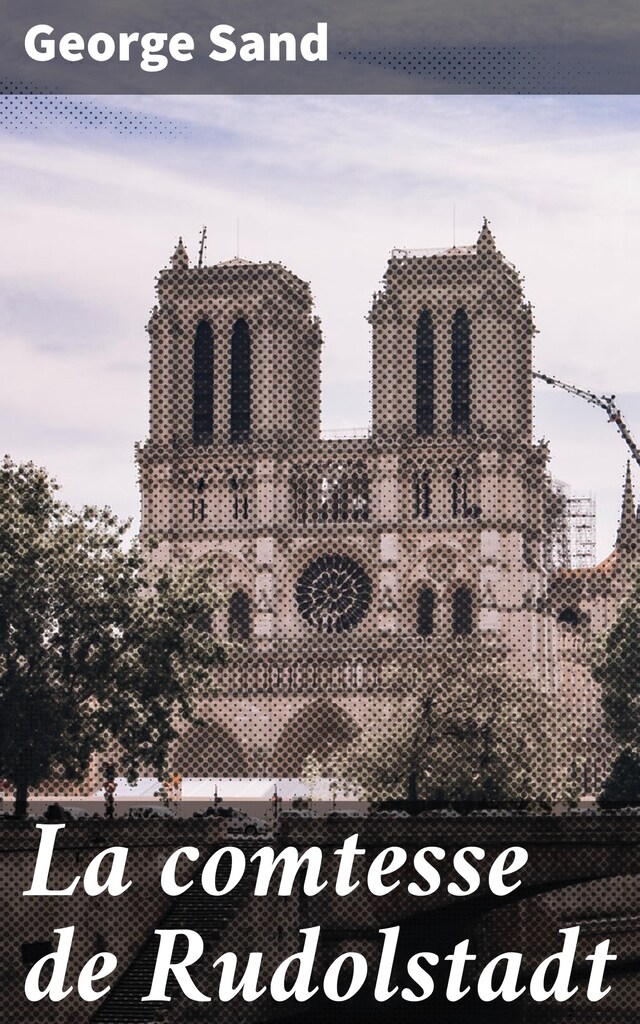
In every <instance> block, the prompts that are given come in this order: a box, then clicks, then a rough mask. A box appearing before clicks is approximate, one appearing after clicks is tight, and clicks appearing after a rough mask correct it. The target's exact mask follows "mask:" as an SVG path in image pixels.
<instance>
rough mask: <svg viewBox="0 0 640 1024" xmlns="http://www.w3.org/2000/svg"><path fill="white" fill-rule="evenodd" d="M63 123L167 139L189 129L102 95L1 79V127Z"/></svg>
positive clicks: (20, 131)
mask: <svg viewBox="0 0 640 1024" xmlns="http://www.w3.org/2000/svg"><path fill="white" fill-rule="evenodd" d="M16 93H21V94H20V95H16ZM63 125H64V126H65V128H67V129H73V130H75V131H79V132H96V131H99V132H111V133H114V134H116V135H142V136H148V135H158V136H161V137H163V138H164V139H166V140H169V139H171V138H180V137H183V136H184V135H185V134H186V132H187V131H188V129H185V128H184V127H182V126H180V125H178V124H176V123H174V122H173V121H171V120H170V119H169V118H162V117H158V116H157V115H153V114H146V113H144V111H139V110H127V109H126V108H115V107H110V106H109V105H108V104H107V103H105V102H104V101H103V100H101V99H100V98H92V97H82V96H54V95H47V94H41V93H37V92H25V89H24V88H19V87H18V86H16V85H15V83H13V82H7V81H4V82H2V81H0V130H2V131H7V132H11V134H12V135H28V134H30V133H32V132H34V131H44V130H49V131H50V130H51V129H52V128H59V127H61V126H63Z"/></svg>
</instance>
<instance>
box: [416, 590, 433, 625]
mask: <svg viewBox="0 0 640 1024" xmlns="http://www.w3.org/2000/svg"><path fill="white" fill-rule="evenodd" d="M435 607H436V597H435V594H434V592H433V590H431V589H430V588H429V587H424V588H423V589H422V590H421V591H420V593H419V594H418V609H417V612H418V614H417V622H416V627H417V633H418V636H432V635H433V619H434V612H435Z"/></svg>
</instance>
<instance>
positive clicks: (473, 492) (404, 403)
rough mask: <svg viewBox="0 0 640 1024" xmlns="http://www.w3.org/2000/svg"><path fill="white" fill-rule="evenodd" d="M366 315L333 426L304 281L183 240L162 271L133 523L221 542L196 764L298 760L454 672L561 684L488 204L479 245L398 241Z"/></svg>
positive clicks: (539, 479)
mask: <svg viewBox="0 0 640 1024" xmlns="http://www.w3.org/2000/svg"><path fill="white" fill-rule="evenodd" d="M370 322H371V326H372V344H373V426H372V431H371V433H370V436H368V437H358V438H343V439H332V440H323V439H322V438H321V434H320V347H321V334H320V326H319V321H318V319H317V317H316V316H315V315H314V311H313V306H312V298H311V292H310V289H309V286H308V285H307V284H305V283H304V282H302V281H301V280H300V279H299V278H297V277H295V275H293V274H292V273H290V272H289V271H288V270H286V269H285V268H284V267H282V266H281V265H279V264H274V263H266V264H261V263H251V262H249V261H246V260H240V259H234V260H229V261H226V262H224V263H220V264H217V265H216V266H213V267H200V266H199V267H191V266H190V265H189V261H188V257H187V253H186V251H185V248H184V246H183V245H182V243H180V244H179V245H178V247H177V249H176V251H175V253H174V256H173V259H172V266H171V267H170V268H169V269H168V270H165V271H162V272H161V274H160V276H159V279H158V301H157V306H156V308H155V309H154V311H153V314H152V317H151V322H150V325H149V334H150V340H151V416H150V432H149V439H148V441H147V442H146V443H145V444H144V445H143V446H141V447H140V449H139V453H138V459H139V467H140V478H141V487H142V507H143V519H142V537H143V539H148V538H151V537H153V538H154V539H155V542H156V545H157V547H156V555H155V557H157V558H158V559H159V560H161V561H163V560H173V559H177V560H186V559H200V558H204V557H207V558H210V559H211V558H212V559H213V563H212V565H213V566H214V568H213V569H212V587H215V588H216V589H217V591H218V592H219V593H220V595H221V607H220V611H219V613H218V616H217V619H216V620H215V621H214V622H213V623H212V629H213V631H214V632H215V633H216V635H221V636H223V637H226V638H227V639H228V642H229V644H230V650H231V660H230V664H229V666H228V667H227V668H226V669H224V670H221V671H220V673H219V676H218V677H217V678H216V680H215V690H216V694H217V696H216V697H215V698H206V697H204V695H203V704H202V713H203V717H205V718H206V719H207V720H208V725H207V726H206V727H203V728H201V729H200V730H195V732H193V733H192V734H189V735H188V736H185V738H184V740H183V742H182V745H181V747H180V749H179V751H177V753H176V767H177V768H178V770H180V771H181V772H182V773H183V774H184V775H196V776H207V777H225V776H235V775H243V774H252V775H259V776H265V775H268V776H275V775H293V776H298V775H300V774H302V772H303V771H304V770H305V766H307V767H308V765H309V763H310V762H314V763H318V762H319V763H321V764H322V763H323V762H325V761H326V760H327V758H330V757H331V755H332V754H335V753H336V751H338V750H346V749H348V747H349V744H351V743H352V742H353V741H354V739H355V738H356V737H357V736H358V735H359V734H362V732H363V730H384V729H385V727H386V726H387V725H388V723H389V722H391V721H393V720H394V719H395V718H396V717H397V716H398V715H399V714H400V715H411V714H415V708H416V706H417V704H416V702H418V704H419V702H420V701H421V700H423V699H424V698H427V697H428V694H429V690H430V687H432V686H433V684H434V681H435V680H436V679H438V680H442V678H443V677H445V678H446V676H447V674H448V673H449V674H450V673H452V672H454V673H464V674H465V675H466V676H469V677H472V676H477V677H478V678H479V677H480V676H482V675H483V674H485V675H486V673H501V674H502V675H505V674H506V675H508V676H509V677H510V678H512V679H514V680H525V681H526V682H527V683H529V684H533V685H535V686H536V687H539V688H540V689H542V690H550V689H551V688H552V686H553V682H552V672H551V667H550V664H551V662H550V656H551V655H550V645H551V639H550V635H549V630H548V619H547V617H546V615H545V613H544V612H543V611H541V608H542V604H543V601H542V599H543V595H544V592H545V587H546V576H547V569H548V565H547V542H546V537H547V532H546V521H545V517H546V515H547V509H548V496H549V485H548V480H547V476H546V471H545V464H546V458H547V451H546V448H545V446H541V445H534V444H533V443H532V439H531V390H532V381H531V345H532V338H533V332H534V327H533V322H532V317H531V310H530V307H529V306H528V305H527V303H526V302H525V301H524V299H523V295H522V288H521V283H520V279H519V277H518V274H517V272H516V270H515V269H514V268H513V267H512V266H511V264H509V263H508V262H507V261H506V260H505V259H504V257H503V256H502V255H501V254H500V253H499V252H498V251H497V248H496V245H495V242H494V240H493V237H492V235H491V232H490V230H489V227H488V225H487V224H486V222H485V224H484V226H483V228H482V230H481V232H480V235H479V238H478V241H477V243H476V244H475V245H471V246H468V247H464V248H461V247H454V248H451V249H447V250H437V251H424V252H423V251H420V252H414V251H411V252H404V251H402V252H401V251H395V252H394V253H393V255H392V257H391V259H390V261H389V264H388V268H387V272H386V274H385V278H384V283H383V288H382V290H381V291H380V292H379V293H378V294H377V295H376V296H375V298H374V303H373V308H372V310H371V313H370Z"/></svg>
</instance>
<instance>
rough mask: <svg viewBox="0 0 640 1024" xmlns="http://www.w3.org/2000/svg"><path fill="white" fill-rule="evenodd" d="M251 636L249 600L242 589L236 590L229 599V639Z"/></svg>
mask: <svg viewBox="0 0 640 1024" xmlns="http://www.w3.org/2000/svg"><path fill="white" fill-rule="evenodd" d="M250 637H251V602H250V600H249V596H248V595H247V594H246V593H245V591H244V590H236V591H235V592H234V593H233V594H232V595H231V599H230V601H229V639H230V640H249V639H250Z"/></svg>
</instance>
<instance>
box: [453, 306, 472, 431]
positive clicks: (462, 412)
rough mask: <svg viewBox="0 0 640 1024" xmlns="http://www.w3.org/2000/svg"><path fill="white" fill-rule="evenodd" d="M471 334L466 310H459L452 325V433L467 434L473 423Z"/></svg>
mask: <svg viewBox="0 0 640 1024" xmlns="http://www.w3.org/2000/svg"><path fill="white" fill-rule="evenodd" d="M470 348H471V333H470V329H469V318H468V316H467V314H466V312H465V310H464V309H463V308H462V307H460V309H457V310H456V312H455V314H454V317H453V323H452V325H451V432H452V434H466V433H467V431H468V430H469V424H470V421H471V367H470V361H471V356H470Z"/></svg>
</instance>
